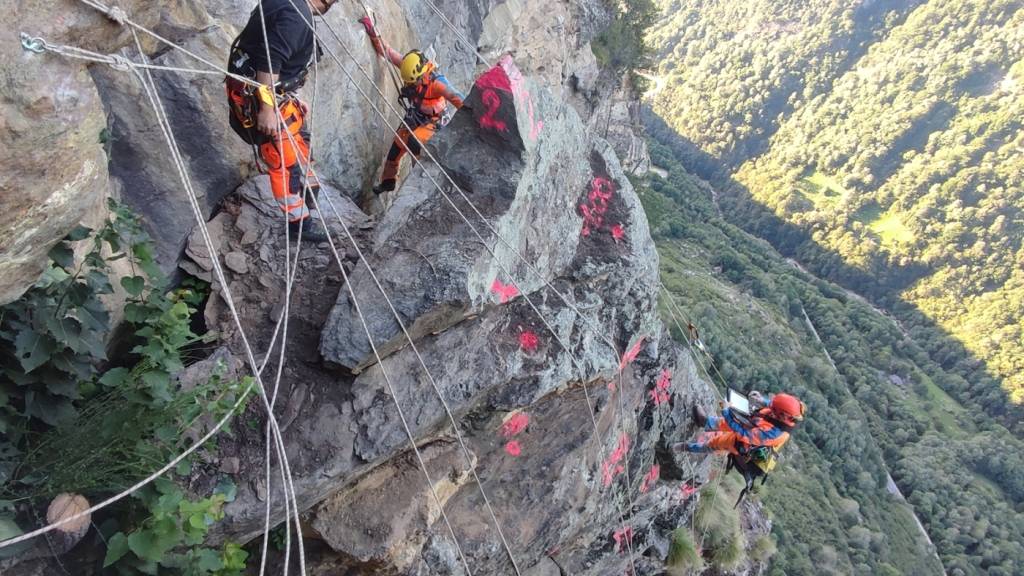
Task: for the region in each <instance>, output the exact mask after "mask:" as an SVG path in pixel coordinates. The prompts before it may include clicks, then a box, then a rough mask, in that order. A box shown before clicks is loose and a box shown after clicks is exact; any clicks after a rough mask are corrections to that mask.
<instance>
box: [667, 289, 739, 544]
mask: <svg viewBox="0 0 1024 576" xmlns="http://www.w3.org/2000/svg"><path fill="white" fill-rule="evenodd" d="M659 284H660V287H661V290H663V291H664V292H665V295H666V296H667V297H668V303H669V307H668V311H669V314H670V315H671V316H672V320H673V322H674V323H675V325H676V328H678V329H679V331H680V333H681V334H682V335H683V337H684V338H686V345H687V348H689V350H690V356H692V357H693V360H694V361H695V362H696V363H697V365H698V366H700V368H701V370H702V371H703V372H704V374H705V375H706V376H707V377H708V380H709V381H711V389H712V390H713V391H714V392H715V396H716V397H717V398H718V400H719V401H724V399H723V398H722V394H721V392H720V391H719V390H718V388H717V387H716V386H715V383H714V378H713V377H712V376H711V374H710V373H709V372H708V370H707V368H705V367H704V363H703V362H701V360H700V357H699V356H698V354H697V352H696V351H695V350H694V348H693V343H691V342H690V338H689V331H684V330H683V327H682V325H681V324H680V323H679V318H678V317H677V316H676V311H678V312H679V314H680V315H681V316H683V319H684V320H686V324H687V326H693V322H691V321H690V320H689V319H688V318H687V317H686V315H685V314H684V313H683V311H682V310H681V309H680V308H679V307H678V305H677V304H676V302H675V297H674V295H673V294H672V292H671V291H669V289H668V288H667V287H666V286H665V284H664V283H659ZM709 363H710V364H711V366H712V367H714V365H715V363H714V362H709ZM716 370H717V368H716ZM718 377H719V379H720V380H721V381H722V385H723V386H724V387H725V388H728V386H727V385H726V383H725V379H724V378H722V373H721V372H718ZM691 469H692V467H691ZM724 477H725V473H724V472H723V473H720V474H719V475H718V476H717V477H716V478H715V479H714V480H713V481H712V482H713V483H714V489H713V490H712V492H711V501H710V503H709V504H708V507H709V508H711V509H714V506H715V499H716V498H717V497H718V493H719V491H720V490H721V487H722V479H723V478H724ZM698 495H699V492H698ZM696 514H697V503H694V505H693V507H692V508H691V509H690V528H691V530H696V527H695V526H694V525H693V521H694V519H695V518H696ZM710 527H711V524H710V523H707V522H705V524H704V528H703V530H702V531H701V536H700V540H699V541H698V543H697V549H698V550H701V549H703V547H704V541H705V539H706V538H707V534H708V529H709V528H710Z"/></svg>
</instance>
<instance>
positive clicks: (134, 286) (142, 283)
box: [121, 276, 146, 296]
mask: <svg viewBox="0 0 1024 576" xmlns="http://www.w3.org/2000/svg"><path fill="white" fill-rule="evenodd" d="M121 287H122V288H124V290H125V292H127V293H128V294H129V295H131V296H138V295H139V294H142V291H143V290H144V289H145V288H146V279H145V278H143V277H142V276H122V277H121Z"/></svg>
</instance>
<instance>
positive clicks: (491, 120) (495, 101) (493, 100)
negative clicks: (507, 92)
mask: <svg viewBox="0 0 1024 576" xmlns="http://www.w3.org/2000/svg"><path fill="white" fill-rule="evenodd" d="M480 99H481V100H483V103H484V106H486V107H487V110H486V111H485V112H484V115H483V116H481V117H480V125H481V126H483V127H484V128H486V129H488V130H495V131H497V132H505V131H506V130H508V126H506V125H505V122H504V121H503V120H500V119H498V118H495V117H494V115H495V114H497V113H498V108H499V107H500V106H501V96H498V93H497V92H495V91H494V90H491V89H490V88H488V89H486V90H484V93H483V95H482V96H481V97H480Z"/></svg>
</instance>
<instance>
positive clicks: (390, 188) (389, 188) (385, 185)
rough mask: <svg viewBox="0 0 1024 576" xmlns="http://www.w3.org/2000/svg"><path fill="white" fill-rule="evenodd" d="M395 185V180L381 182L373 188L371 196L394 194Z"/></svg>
mask: <svg viewBox="0 0 1024 576" xmlns="http://www.w3.org/2000/svg"><path fill="white" fill-rule="evenodd" d="M396 183H397V182H396V181H395V180H382V181H381V183H380V184H377V185H376V186H374V187H373V195H374V196H380V195H381V194H384V193H385V192H394V191H395V184H396Z"/></svg>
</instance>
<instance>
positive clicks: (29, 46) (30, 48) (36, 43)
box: [21, 32, 46, 54]
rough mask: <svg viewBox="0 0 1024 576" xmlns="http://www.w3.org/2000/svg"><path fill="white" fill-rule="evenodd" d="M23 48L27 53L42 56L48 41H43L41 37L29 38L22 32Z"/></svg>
mask: <svg viewBox="0 0 1024 576" xmlns="http://www.w3.org/2000/svg"><path fill="white" fill-rule="evenodd" d="M21 48H22V50H25V51H26V52H35V53H36V54H42V53H43V52H45V51H46V40H43V39H42V38H40V37H39V36H29V35H28V34H26V33H24V32H22V33H21Z"/></svg>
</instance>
